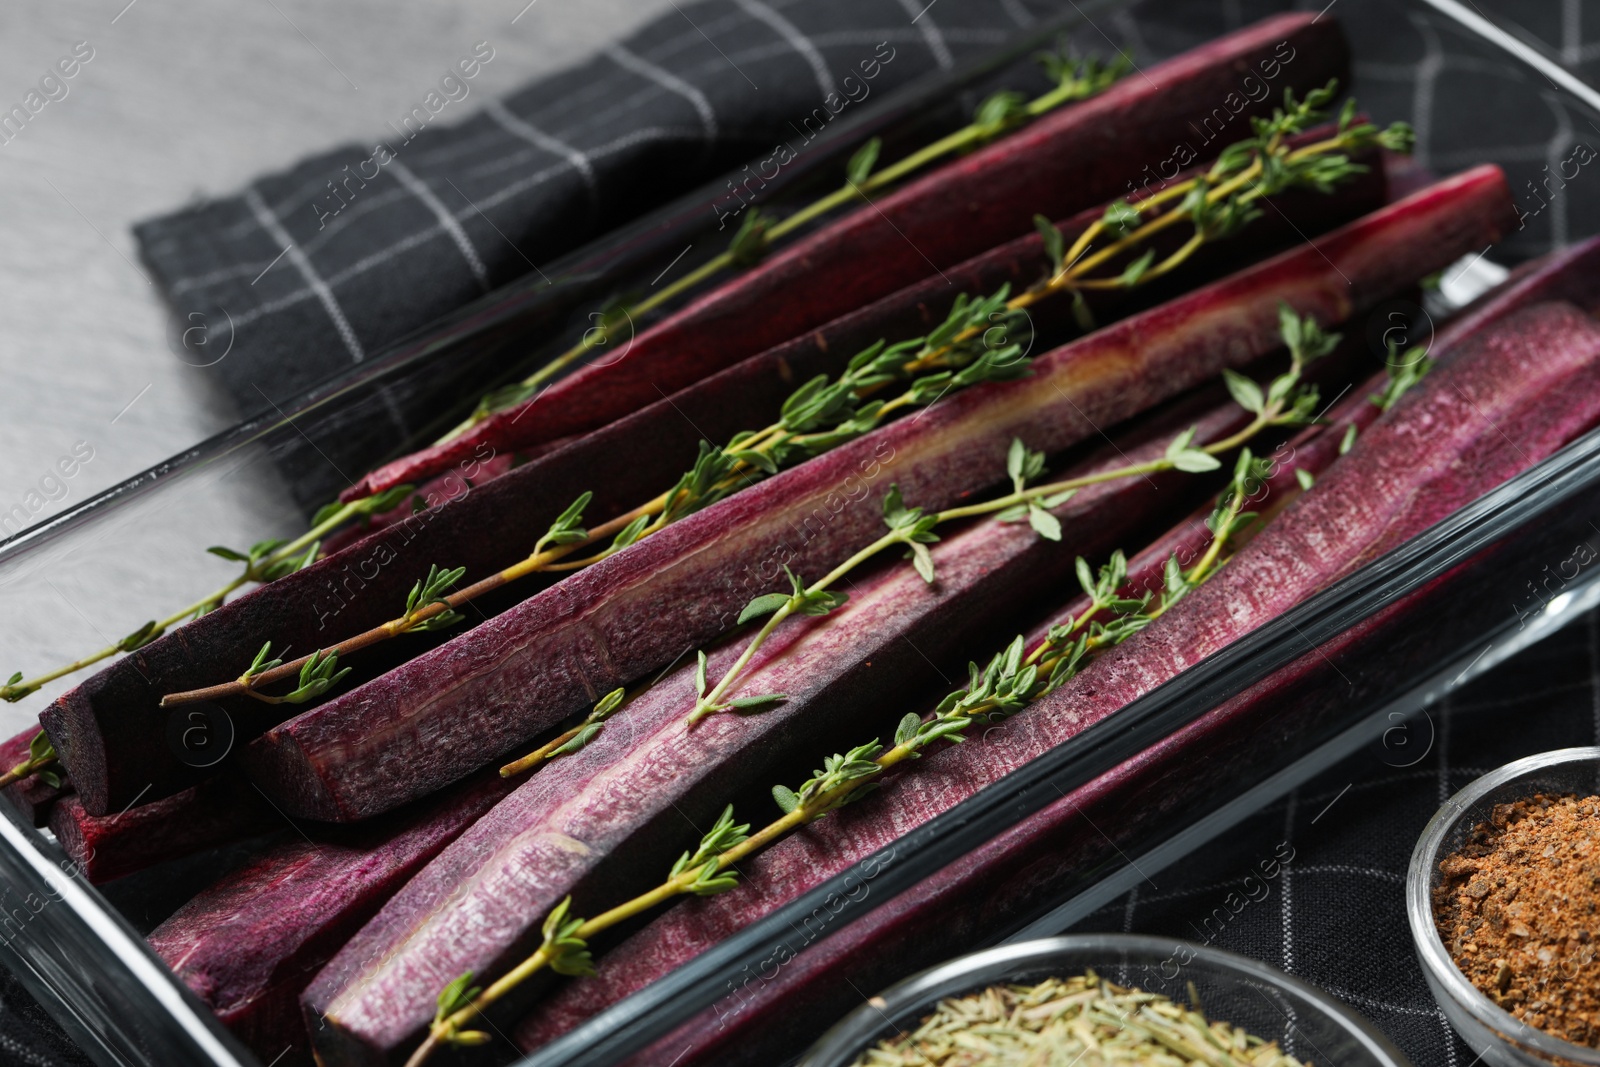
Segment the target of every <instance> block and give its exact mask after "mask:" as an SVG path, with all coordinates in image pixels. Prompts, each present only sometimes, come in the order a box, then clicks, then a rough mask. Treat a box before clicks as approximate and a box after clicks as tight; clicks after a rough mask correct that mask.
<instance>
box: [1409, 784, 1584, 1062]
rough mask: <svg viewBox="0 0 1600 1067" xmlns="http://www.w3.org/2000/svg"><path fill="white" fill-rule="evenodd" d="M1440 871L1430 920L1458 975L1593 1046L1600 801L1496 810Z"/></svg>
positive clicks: (1557, 1032) (1553, 800) (1532, 801)
mask: <svg viewBox="0 0 1600 1067" xmlns="http://www.w3.org/2000/svg"><path fill="white" fill-rule="evenodd" d="M1439 872H1440V874H1441V876H1442V877H1441V880H1440V883H1439V885H1438V886H1437V887H1436V888H1435V889H1434V891H1433V913H1434V921H1435V923H1436V924H1437V925H1438V928H1439V936H1440V937H1441V938H1442V939H1443V940H1444V943H1445V948H1446V949H1447V950H1448V951H1449V953H1450V956H1451V958H1452V959H1454V960H1455V962H1456V966H1458V967H1460V968H1461V973H1462V974H1464V975H1466V977H1467V979H1468V980H1469V981H1470V982H1472V984H1473V985H1474V986H1476V987H1477V988H1478V989H1479V990H1480V991H1481V992H1482V993H1483V994H1484V995H1485V996H1487V997H1488V998H1489V999H1490V1000H1492V1001H1494V1002H1495V1003H1496V1004H1498V1005H1499V1006H1500V1007H1502V1008H1504V1009H1505V1010H1506V1011H1508V1012H1510V1013H1511V1014H1512V1015H1513V1016H1515V1017H1516V1018H1518V1019H1521V1020H1523V1021H1525V1022H1527V1023H1528V1024H1529V1025H1531V1026H1535V1027H1537V1028H1538V1029H1540V1030H1543V1031H1544V1032H1545V1033H1547V1034H1549V1035H1551V1036H1552V1037H1557V1038H1560V1039H1561V1040H1563V1041H1568V1042H1571V1043H1572V1044H1575V1045H1586V1046H1590V1047H1600V949H1597V942H1600V796H1589V797H1582V798H1579V797H1577V796H1575V795H1572V794H1566V795H1562V796H1550V795H1547V794H1544V793H1537V794H1535V795H1533V796H1531V797H1526V798H1523V799H1521V800H1517V801H1513V802H1511V803H1509V804H1496V805H1495V806H1494V808H1493V810H1492V811H1491V812H1490V815H1489V819H1488V821H1486V822H1481V823H1479V824H1478V825H1477V826H1475V827H1473V829H1472V832H1471V834H1470V835H1468V837H1467V840H1466V842H1465V843H1464V844H1463V845H1462V847H1461V848H1460V849H1459V850H1458V851H1456V852H1454V853H1452V854H1451V855H1449V856H1447V857H1445V858H1444V859H1443V860H1441V861H1439Z"/></svg>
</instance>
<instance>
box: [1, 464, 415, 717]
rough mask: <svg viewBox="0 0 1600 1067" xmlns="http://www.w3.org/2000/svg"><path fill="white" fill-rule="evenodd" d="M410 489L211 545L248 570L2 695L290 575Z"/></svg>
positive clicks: (18, 679)
mask: <svg viewBox="0 0 1600 1067" xmlns="http://www.w3.org/2000/svg"><path fill="white" fill-rule="evenodd" d="M411 491H412V487H411V486H409V485H400V486H395V487H394V488H393V489H389V490H386V491H385V492H382V493H379V494H377V495H375V496H370V497H366V498H365V499H362V500H357V501H354V502H352V503H349V504H329V505H327V506H326V507H324V508H323V509H322V510H320V511H318V512H317V514H316V515H315V516H314V517H313V519H312V522H311V528H310V529H309V530H307V531H306V532H305V533H303V534H301V535H300V536H299V537H296V538H295V539H293V540H292V541H282V540H270V541H258V542H256V543H255V544H253V545H251V546H250V548H249V549H248V550H246V551H244V552H239V551H237V550H235V549H231V548H226V547H224V546H222V545H213V546H212V547H210V548H208V549H206V551H207V552H210V553H211V554H212V555H214V556H218V557H220V558H222V559H226V560H232V561H234V562H238V563H243V564H244V570H243V571H242V572H241V573H240V574H239V575H238V576H237V577H236V578H234V579H233V580H232V581H231V582H229V583H228V584H226V585H224V586H222V587H221V588H219V589H216V590H214V591H212V592H211V593H209V594H207V595H206V596H203V597H201V598H200V599H199V600H196V601H195V602H194V603H192V604H190V605H188V606H187V607H184V608H180V609H179V610H177V611H175V612H173V613H172V614H171V615H168V616H167V617H166V618H164V619H152V620H151V621H150V622H147V623H145V624H144V625H143V626H140V627H139V628H138V629H136V630H134V631H133V632H132V633H130V634H128V635H127V636H126V637H124V638H122V639H121V640H120V641H116V642H114V643H112V644H109V645H107V646H106V647H104V648H102V649H99V650H98V651H95V652H92V653H90V654H89V655H87V656H84V657H83V658H82V659H77V660H74V661H73V662H71V663H68V664H66V665H64V666H61V667H57V668H56V669H54V670H52V671H47V672H45V673H44V674H41V675H38V676H36V677H33V678H28V679H24V678H23V675H22V672H21V671H18V672H16V673H15V674H13V675H12V676H11V677H10V679H8V680H7V681H6V683H5V684H4V685H0V700H5V701H8V702H11V703H15V702H16V701H18V700H21V699H23V698H24V697H26V696H28V695H29V694H31V693H35V692H37V691H38V690H39V689H40V688H42V687H43V686H45V685H47V684H49V683H50V682H53V681H55V680H56V679H57V678H65V677H66V676H67V675H69V674H74V673H76V672H78V671H80V670H82V669H84V668H85V667H89V666H93V665H94V664H96V663H99V662H100V661H102V660H105V659H109V658H111V657H112V656H114V655H116V654H117V653H119V652H133V651H136V650H138V649H140V648H143V647H144V646H145V645H148V644H149V643H150V642H152V641H154V640H155V639H156V638H158V637H161V636H162V635H163V634H165V633H166V632H167V631H168V630H170V629H172V628H173V627H175V626H178V625H181V624H182V623H185V622H188V621H189V620H191V619H198V618H199V617H200V616H202V615H205V614H207V613H208V612H212V611H215V610H216V609H217V608H219V607H221V606H222V604H223V602H224V601H226V600H227V599H228V597H229V596H230V595H231V594H232V593H234V592H235V591H236V590H238V589H240V588H242V587H243V586H246V585H249V584H252V583H264V582H271V581H275V580H276V579H278V578H281V577H283V576H284V575H286V574H290V573H292V572H294V571H297V570H300V569H302V568H304V567H307V566H310V565H311V564H312V563H313V562H315V561H316V559H317V558H318V555H319V553H320V552H321V547H322V539H323V537H325V536H327V535H328V534H329V533H332V532H333V531H334V530H336V529H338V528H340V527H341V526H344V525H345V524H346V523H349V522H351V521H352V520H358V519H364V518H369V517H371V516H373V515H378V514H382V513H384V512H388V511H393V510H394V509H395V508H396V507H398V506H399V504H400V502H401V501H402V500H404V499H405V498H406V497H407V496H409V495H410V494H411Z"/></svg>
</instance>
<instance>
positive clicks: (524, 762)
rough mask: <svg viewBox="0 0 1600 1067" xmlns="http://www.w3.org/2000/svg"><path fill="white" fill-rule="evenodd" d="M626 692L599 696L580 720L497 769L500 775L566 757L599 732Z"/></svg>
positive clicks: (626, 695)
mask: <svg viewBox="0 0 1600 1067" xmlns="http://www.w3.org/2000/svg"><path fill="white" fill-rule="evenodd" d="M627 697H628V691H627V690H626V689H613V690H612V691H611V692H609V693H607V694H606V695H605V696H603V697H601V698H600V701H599V703H597V704H595V706H594V710H593V711H591V712H590V713H589V716H588V718H586V719H584V720H583V721H582V722H581V723H579V724H578V725H576V726H574V727H573V728H572V729H570V730H567V731H566V732H565V733H562V734H558V735H557V736H556V737H555V738H554V739H553V740H551V741H549V742H547V743H545V744H543V745H541V746H540V747H538V748H536V749H534V750H533V751H532V752H530V753H528V754H527V755H526V756H523V757H522V758H521V759H519V760H515V761H513V762H511V763H508V764H506V765H505V766H504V767H501V768H500V777H502V778H510V777H511V776H512V775H514V774H521V773H522V772H523V771H525V770H528V769H529V768H531V767H536V766H538V765H539V764H541V763H545V762H548V761H549V760H553V759H558V758H560V757H562V756H570V755H572V754H573V753H574V752H579V751H581V750H582V749H583V748H585V747H586V746H587V745H588V744H589V742H591V741H593V740H594V739H595V737H596V736H598V735H599V733H600V731H601V729H602V728H604V726H605V721H606V720H607V719H609V718H611V716H613V715H615V714H616V713H617V711H618V710H620V709H621V708H622V706H623V704H624V703H626V701H627Z"/></svg>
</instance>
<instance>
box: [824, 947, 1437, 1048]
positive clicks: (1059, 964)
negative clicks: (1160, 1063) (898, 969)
mask: <svg viewBox="0 0 1600 1067" xmlns="http://www.w3.org/2000/svg"><path fill="white" fill-rule="evenodd" d="M1088 970H1093V971H1094V972H1095V973H1097V974H1099V975H1100V976H1101V977H1103V978H1107V979H1110V980H1111V981H1113V982H1115V983H1117V984H1118V985H1122V986H1137V987H1139V988H1140V989H1143V990H1145V991H1146V992H1150V993H1159V994H1161V995H1163V996H1166V997H1170V998H1171V999H1172V1000H1174V1001H1176V1002H1177V1003H1180V1004H1187V1003H1189V986H1190V983H1193V986H1194V990H1195V993H1196V994H1197V995H1198V997H1199V1000H1200V1004H1201V1007H1202V1009H1203V1010H1204V1012H1205V1014H1206V1017H1207V1018H1208V1019H1217V1020H1223V1021H1226V1022H1229V1023H1232V1024H1233V1025H1234V1026H1238V1027H1242V1028H1243V1029H1245V1030H1247V1031H1248V1032H1250V1033H1252V1034H1255V1035H1256V1036H1258V1037H1261V1038H1263V1039H1267V1040H1271V1039H1273V1038H1277V1040H1278V1042H1279V1046H1280V1047H1281V1048H1283V1049H1284V1050H1285V1051H1286V1052H1289V1053H1290V1054H1291V1055H1293V1056H1295V1057H1297V1058H1298V1059H1301V1060H1305V1061H1307V1062H1310V1063H1314V1064H1316V1067H1408V1061H1407V1060H1406V1058H1405V1057H1404V1056H1402V1055H1401V1054H1400V1053H1399V1052H1398V1051H1396V1050H1395V1048H1394V1046H1392V1045H1391V1044H1389V1042H1388V1040H1387V1039H1385V1038H1384V1037H1382V1036H1381V1035H1380V1034H1379V1033H1378V1032H1377V1031H1376V1030H1374V1029H1373V1028H1372V1027H1371V1026H1370V1025H1369V1024H1368V1023H1367V1022H1366V1021H1365V1020H1363V1019H1361V1018H1360V1017H1358V1016H1357V1015H1355V1014H1354V1013H1353V1012H1351V1011H1350V1009H1348V1008H1346V1007H1345V1006H1344V1005H1343V1004H1340V1003H1339V1002H1338V1001H1336V1000H1334V999H1333V998H1332V997H1331V996H1329V995H1328V994H1326V993H1324V992H1322V991H1321V990H1317V989H1313V988H1312V987H1310V986H1308V985H1305V984H1304V983H1301V982H1298V981H1296V980H1295V979H1293V978H1290V977H1289V976H1288V975H1286V974H1284V973H1282V972H1281V971H1277V970H1274V969H1273V968H1271V967H1268V966H1266V965H1265V964H1262V963H1257V962H1256V961H1254V960H1249V959H1245V958H1244V957H1243V956H1235V955H1234V954H1233V953H1231V952H1222V951H1219V950H1217V949H1214V948H1207V947H1205V946H1203V945H1197V944H1193V943H1191V942H1188V941H1176V940H1172V939H1169V938H1160V937H1146V936H1142V935H1133V934H1074V935H1071V936H1068V937H1052V938H1045V939H1043V940H1039V941H1026V942H1023V943H1021V944H1016V945H1002V946H1001V947H999V948H991V949H986V950H984V951H982V952H974V953H972V954H971V955H968V956H960V957H958V958H956V959H954V960H951V961H950V962H949V963H944V964H940V965H939V966H938V967H934V968H932V969H931V970H927V971H923V972H922V973H921V974H918V975H914V976H912V977H910V978H907V979H906V980H905V981H903V982H900V983H899V984H898V985H895V986H891V987H890V988H889V989H888V990H887V991H885V992H884V993H882V994H880V995H878V996H876V997H873V998H872V999H871V1000H869V1001H867V1003H865V1004H863V1005H861V1007H859V1008H857V1009H856V1010H855V1011H853V1012H851V1013H850V1014H849V1015H847V1016H845V1018H844V1019H843V1020H842V1021H840V1022H839V1024H838V1025H837V1026H835V1027H834V1028H833V1029H831V1030H829V1031H828V1032H827V1033H826V1034H824V1035H823V1036H822V1039H821V1040H820V1041H818V1042H817V1043H816V1044H815V1045H813V1046H812V1047H811V1050H810V1051H809V1052H807V1053H806V1055H805V1058H804V1059H802V1060H801V1061H800V1064H799V1067H848V1065H849V1064H851V1063H853V1062H854V1061H855V1059H856V1057H857V1056H860V1055H861V1054H862V1053H863V1052H865V1051H866V1050H867V1049H868V1048H869V1047H870V1046H872V1045H873V1044H875V1043H877V1042H878V1041H880V1040H882V1039H883V1038H885V1037H892V1036H893V1035H895V1034H897V1033H900V1032H901V1031H904V1030H908V1029H911V1028H912V1027H914V1026H916V1025H917V1023H918V1022H919V1021H920V1020H921V1019H922V1018H923V1016H925V1015H928V1014H929V1013H930V1012H931V1011H932V1010H933V1008H934V1006H935V1005H936V1004H937V1003H938V1002H939V1001H940V1000H942V999H944V998H946V997H952V996H959V995H962V994H965V993H972V992H976V991H978V990H980V989H983V988H985V987H987V986H991V985H997V984H1003V983H1015V982H1021V983H1028V982H1037V981H1041V980H1043V979H1045V978H1050V977H1056V978H1071V977H1074V976H1076V975H1081V974H1083V973H1084V972H1085V971H1088Z"/></svg>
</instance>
